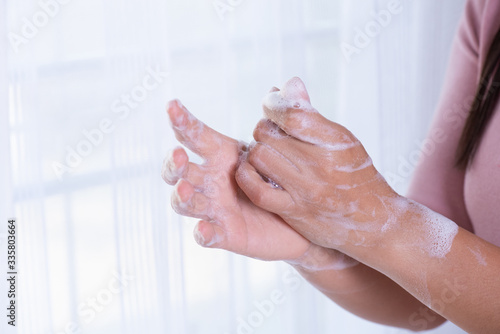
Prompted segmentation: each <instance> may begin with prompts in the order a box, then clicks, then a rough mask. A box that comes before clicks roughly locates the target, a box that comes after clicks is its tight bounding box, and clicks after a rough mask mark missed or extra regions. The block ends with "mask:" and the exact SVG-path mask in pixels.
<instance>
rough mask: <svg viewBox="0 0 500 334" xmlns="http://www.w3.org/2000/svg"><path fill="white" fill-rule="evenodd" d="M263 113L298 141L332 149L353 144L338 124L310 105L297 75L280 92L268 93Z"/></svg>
mask: <svg viewBox="0 0 500 334" xmlns="http://www.w3.org/2000/svg"><path fill="white" fill-rule="evenodd" d="M263 109H264V116H265V117H266V118H268V119H270V120H271V121H273V122H274V123H276V124H277V125H278V126H279V127H280V128H281V129H282V130H283V131H284V132H286V133H287V134H289V135H290V136H293V137H295V138H297V139H299V140H301V141H304V142H308V143H311V144H315V145H321V146H324V147H325V148H327V149H329V150H332V151H335V150H342V149H345V148H348V147H349V146H352V145H354V142H355V141H356V140H355V137H354V136H353V135H352V134H351V133H350V132H349V131H347V130H346V129H345V128H343V127H342V126H341V125H339V124H336V123H334V122H331V121H329V120H328V119H326V118H325V117H323V116H322V115H321V114H320V113H319V112H318V111H317V110H316V109H314V108H313V107H312V106H311V104H310V98H309V94H308V93H307V90H306V88H305V85H304V83H303V82H302V80H300V79H299V78H292V79H291V80H289V81H288V82H287V83H286V84H285V85H284V87H283V88H282V89H281V91H274V92H271V93H269V94H268V95H267V96H266V98H265V99H264V102H263Z"/></svg>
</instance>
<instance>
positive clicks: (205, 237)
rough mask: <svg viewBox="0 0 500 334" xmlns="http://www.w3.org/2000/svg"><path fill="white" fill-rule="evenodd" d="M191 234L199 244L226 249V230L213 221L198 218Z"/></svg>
mask: <svg viewBox="0 0 500 334" xmlns="http://www.w3.org/2000/svg"><path fill="white" fill-rule="evenodd" d="M193 234H194V238H195V240H196V242H197V243H198V244H199V245H200V246H203V247H207V248H222V249H227V238H226V232H225V231H224V229H222V227H220V226H219V225H217V224H215V223H213V222H208V221H206V220H200V221H199V222H198V224H196V226H195V228H194V231H193Z"/></svg>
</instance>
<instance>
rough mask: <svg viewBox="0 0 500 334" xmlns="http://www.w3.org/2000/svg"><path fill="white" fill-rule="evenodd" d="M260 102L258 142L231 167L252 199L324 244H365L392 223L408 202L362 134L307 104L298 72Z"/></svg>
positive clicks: (311, 238)
mask: <svg viewBox="0 0 500 334" xmlns="http://www.w3.org/2000/svg"><path fill="white" fill-rule="evenodd" d="M263 107H264V116H265V119H264V120H262V121H260V122H259V123H258V125H257V127H256V129H255V131H254V138H255V141H256V142H254V143H252V144H251V145H250V147H249V150H248V152H247V153H246V154H245V160H244V161H243V162H242V163H241V164H240V166H239V168H238V170H237V173H236V180H237V182H238V185H239V186H240V187H241V189H242V190H243V191H244V192H245V193H246V195H247V196H248V197H249V198H250V200H251V201H252V202H253V203H255V204H256V205H257V206H259V207H261V208H263V209H265V210H267V211H270V212H274V213H276V214H278V215H280V216H281V217H282V218H283V219H284V220H285V221H286V222H287V223H288V224H289V225H290V226H292V227H293V228H294V229H295V230H296V231H298V232H300V233H301V234H302V235H303V236H305V237H306V238H307V239H309V240H311V241H312V242H314V243H316V244H318V245H321V246H323V247H331V248H337V249H341V250H342V247H343V246H345V245H354V246H359V245H363V246H369V245H372V244H373V243H377V242H381V240H380V239H379V238H380V237H381V235H382V234H383V233H384V232H386V231H388V230H391V229H392V228H395V227H397V215H398V214H399V213H400V212H401V211H403V208H404V206H405V201H404V200H403V199H402V198H401V197H400V196H399V195H398V194H397V193H396V192H395V191H393V190H392V188H391V187H390V186H389V185H388V184H387V183H386V181H385V180H384V178H383V177H382V176H381V175H380V174H379V173H378V172H377V170H376V169H375V167H374V166H373V164H372V161H371V159H370V157H369V156H368V154H367V153H366V151H365V149H364V148H363V146H362V145H361V143H360V142H359V140H358V139H357V138H356V137H354V135H353V134H352V133H350V132H349V131H348V130H347V129H345V128H344V127H342V126H341V125H339V124H336V123H334V122H331V121H329V120H328V119H326V118H325V117H323V116H322V115H321V114H319V113H318V112H317V111H316V110H315V109H314V108H313V107H312V106H311V104H310V99H309V95H308V93H307V91H306V88H305V86H304V84H303V83H302V81H301V80H300V79H299V78H293V79H291V80H290V81H288V82H287V83H286V85H285V86H284V87H283V89H282V90H279V89H277V88H274V89H273V90H272V91H271V92H270V93H269V94H268V95H267V96H266V98H265V99H264V102H263ZM263 178H265V179H270V180H273V181H274V182H275V183H276V184H278V185H279V187H276V186H271V185H270V184H269V183H266V182H264V181H263Z"/></svg>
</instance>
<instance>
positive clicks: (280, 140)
mask: <svg viewBox="0 0 500 334" xmlns="http://www.w3.org/2000/svg"><path fill="white" fill-rule="evenodd" d="M253 137H254V139H255V141H257V142H261V143H265V144H267V145H269V146H270V147H272V148H273V149H275V150H276V151H278V152H279V153H280V154H282V155H284V156H286V157H287V158H288V159H289V160H290V161H293V163H294V164H295V165H296V166H298V165H301V164H303V163H304V161H303V160H304V157H303V156H306V155H308V154H309V153H310V152H311V149H313V148H314V147H313V146H312V145H311V144H310V143H305V142H303V141H301V140H298V139H297V138H295V137H292V136H289V135H288V134H287V133H286V132H284V131H283V130H282V129H280V128H279V127H278V125H276V123H274V122H272V121H271V120H268V119H262V120H260V121H259V123H257V126H256V127H255V129H254V132H253Z"/></svg>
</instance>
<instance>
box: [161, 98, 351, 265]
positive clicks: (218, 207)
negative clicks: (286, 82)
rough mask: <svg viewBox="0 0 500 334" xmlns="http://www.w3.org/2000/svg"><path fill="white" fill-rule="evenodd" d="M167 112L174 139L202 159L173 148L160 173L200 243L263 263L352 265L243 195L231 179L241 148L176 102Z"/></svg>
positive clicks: (242, 152) (237, 143) (349, 260)
mask: <svg viewBox="0 0 500 334" xmlns="http://www.w3.org/2000/svg"><path fill="white" fill-rule="evenodd" d="M168 114H169V117H170V120H171V123H172V128H173V130H174V132H175V135H176V137H177V139H178V140H179V141H180V142H181V143H182V144H184V145H185V146H186V147H187V148H189V149H190V150H191V151H193V152H194V153H196V154H198V155H199V156H201V157H202V158H203V159H204V163H203V164H201V165H199V164H195V163H192V162H189V160H188V156H187V154H186V152H185V151H184V149H182V148H177V149H175V150H173V152H172V154H170V156H169V157H168V158H167V159H165V163H164V166H163V171H162V176H163V178H164V180H165V181H166V182H167V183H169V184H171V185H174V184H175V185H176V186H175V190H174V193H173V195H172V206H173V208H174V209H175V211H177V212H178V213H179V214H182V215H185V216H190V217H195V218H200V219H201V220H200V221H199V223H198V224H197V226H196V228H195V231H194V235H195V238H196V241H197V242H198V243H199V244H200V245H202V246H204V247H212V248H222V249H226V250H229V251H232V252H235V253H238V254H242V255H246V256H250V257H254V258H259V259H263V260H286V261H289V262H290V263H292V264H296V265H300V266H304V267H306V268H308V269H313V270H316V269H323V268H330V269H331V268H337V269H342V268H344V267H345V266H349V265H352V264H354V263H355V261H354V260H352V259H350V258H348V257H346V256H344V255H343V254H342V253H340V252H338V251H335V250H332V249H325V248H322V247H319V246H317V245H315V244H313V243H311V242H310V241H309V240H307V239H305V238H304V237H303V236H301V235H300V234H299V233H297V232H296V231H295V230H294V229H292V228H291V227H290V226H289V225H287V224H286V223H285V222H284V221H283V220H282V219H281V218H280V217H279V216H277V215H275V214H273V213H270V212H267V211H265V210H263V209H261V208H259V207H257V206H255V205H254V204H253V203H252V202H251V201H250V200H249V199H248V198H247V197H246V195H245V194H244V193H243V192H242V191H241V190H240V189H239V188H238V186H237V184H236V181H235V179H234V174H235V171H236V168H237V165H238V163H239V161H240V158H241V155H242V154H245V153H244V151H245V150H246V146H245V145H244V144H242V143H239V142H237V141H236V140H234V139H232V138H229V137H226V136H224V135H222V134H220V133H218V132H216V131H215V130H213V129H211V128H210V127H208V126H206V125H205V124H203V123H202V122H201V121H199V120H198V119H196V118H195V117H194V116H193V115H192V114H190V113H189V111H188V110H187V109H186V108H185V107H184V106H182V105H181V104H180V102H178V101H172V102H171V103H170V104H169V108H168Z"/></svg>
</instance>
